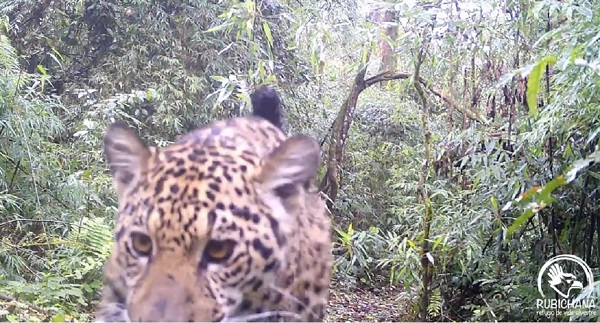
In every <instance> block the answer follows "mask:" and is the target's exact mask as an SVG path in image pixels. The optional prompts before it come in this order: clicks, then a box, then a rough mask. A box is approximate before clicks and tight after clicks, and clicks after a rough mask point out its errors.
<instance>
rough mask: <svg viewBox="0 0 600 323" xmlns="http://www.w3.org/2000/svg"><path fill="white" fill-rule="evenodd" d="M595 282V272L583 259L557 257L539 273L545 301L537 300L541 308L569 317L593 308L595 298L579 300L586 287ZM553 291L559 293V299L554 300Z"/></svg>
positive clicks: (539, 281)
mask: <svg viewBox="0 0 600 323" xmlns="http://www.w3.org/2000/svg"><path fill="white" fill-rule="evenodd" d="M593 283H594V275H593V274H592V269H591V268H590V266H588V264H586V263H585V261H583V260H582V259H581V258H579V257H577V256H574V255H560V256H556V257H554V258H552V259H550V260H548V261H546V263H545V264H544V265H543V266H542V268H541V269H540V271H539V273H538V277H537V287H538V291H539V292H540V294H541V296H542V298H541V299H538V300H537V307H538V309H541V308H543V309H545V310H550V309H551V310H553V311H558V312H564V313H566V314H568V313H572V311H574V310H575V311H581V310H585V309H593V308H594V307H595V304H594V299H577V300H575V299H576V298H577V296H579V294H581V292H582V291H583V289H584V288H585V287H589V286H591V285H592V284H593ZM552 291H554V292H556V295H558V298H554V296H553V295H552V294H553V293H552ZM547 297H550V298H547Z"/></svg>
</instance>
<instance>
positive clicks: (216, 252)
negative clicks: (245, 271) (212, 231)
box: [204, 240, 235, 262]
mask: <svg viewBox="0 0 600 323" xmlns="http://www.w3.org/2000/svg"><path fill="white" fill-rule="evenodd" d="M234 247H235V241H233V240H221V241H219V240H211V241H210V242H208V244H207V245H206V249H205V250H204V255H205V257H206V260H208V261H210V262H223V261H225V260H227V258H229V257H231V254H232V253H233V248H234Z"/></svg>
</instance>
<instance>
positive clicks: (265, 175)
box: [258, 135, 321, 197]
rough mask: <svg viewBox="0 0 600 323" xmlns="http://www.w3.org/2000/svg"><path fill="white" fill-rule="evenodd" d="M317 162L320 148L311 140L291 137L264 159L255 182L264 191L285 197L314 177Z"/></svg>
mask: <svg viewBox="0 0 600 323" xmlns="http://www.w3.org/2000/svg"><path fill="white" fill-rule="evenodd" d="M320 161H321V147H320V146H319V144H318V143H317V142H316V141H315V140H314V139H312V138H311V137H308V136H304V135H297V136H292V137H290V138H288V139H287V140H286V141H284V142H283V143H282V144H281V145H280V146H279V147H278V148H277V149H275V150H274V151H273V152H272V153H271V154H270V155H269V156H267V157H266V158H265V160H264V162H263V167H262V169H261V171H260V174H259V175H258V180H259V182H261V183H262V187H263V189H264V190H267V191H270V192H274V193H275V194H276V195H278V196H279V197H285V196H282V195H290V194H294V192H297V189H298V188H299V187H298V186H305V185H306V184H308V183H309V182H310V181H311V180H312V179H314V178H315V177H316V176H317V169H318V167H319V163H320Z"/></svg>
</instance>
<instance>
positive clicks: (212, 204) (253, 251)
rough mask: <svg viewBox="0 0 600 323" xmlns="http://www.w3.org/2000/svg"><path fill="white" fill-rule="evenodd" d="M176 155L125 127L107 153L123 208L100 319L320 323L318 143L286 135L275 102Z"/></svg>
mask: <svg viewBox="0 0 600 323" xmlns="http://www.w3.org/2000/svg"><path fill="white" fill-rule="evenodd" d="M252 103H253V108H254V115H253V116H249V117H242V118H234V119H229V120H222V121H217V122H214V123H212V124H209V125H207V126H205V127H203V128H201V129H198V130H196V131H193V132H191V133H189V134H187V135H185V136H183V137H182V138H181V139H180V140H179V141H178V142H176V143H175V144H173V145H171V146H169V147H166V148H155V147H148V146H146V145H145V144H144V143H143V142H142V140H141V139H140V138H139V137H138V136H137V134H135V132H133V131H132V130H131V129H130V128H128V127H127V126H126V125H125V124H123V123H115V124H113V125H111V126H110V127H109V128H108V131H107V133H106V137H105V153H106V157H107V160H108V164H109V168H110V171H111V174H112V176H113V180H114V187H115V189H116V192H117V197H118V201H119V211H118V218H117V225H116V228H115V243H114V246H113V249H112V252H111V255H110V258H109V261H108V264H107V266H106V270H105V279H104V289H103V295H102V301H101V304H100V306H99V308H98V309H97V311H96V321H100V322H117V321H160V322H165V321H170V322H174V321H177V322H193V321H196V322H197V321H251V320H253V321H262V322H264V321H322V320H323V317H324V314H325V308H326V304H327V299H328V294H329V282H330V278H331V268H332V254H331V223H330V220H329V217H328V215H327V213H326V207H325V205H324V203H323V201H322V200H321V198H320V197H319V195H318V192H317V191H316V189H315V187H314V186H313V182H314V178H315V177H316V172H317V167H318V164H319V161H320V148H319V145H318V144H317V143H316V142H315V141H314V140H313V139H311V138H309V137H307V136H302V135H297V136H291V137H287V136H286V135H285V134H284V133H283V132H282V130H281V120H280V119H281V115H280V104H279V97H278V95H277V93H276V92H275V91H274V90H272V89H270V88H261V89H259V90H257V92H256V93H254V94H253V96H252Z"/></svg>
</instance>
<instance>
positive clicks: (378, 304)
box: [325, 279, 410, 322]
mask: <svg viewBox="0 0 600 323" xmlns="http://www.w3.org/2000/svg"><path fill="white" fill-rule="evenodd" d="M377 285H378V286H368V287H367V286H356V285H354V284H353V286H348V285H346V284H344V283H343V282H340V281H336V279H334V281H333V282H332V284H331V288H330V290H329V308H328V309H327V316H326V317H325V321H326V322H401V321H406V320H410V318H409V315H408V308H407V307H406V306H405V305H401V304H406V301H404V302H402V301H399V296H400V295H401V294H403V293H401V289H400V288H397V287H392V286H389V285H388V284H383V283H380V284H377Z"/></svg>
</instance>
